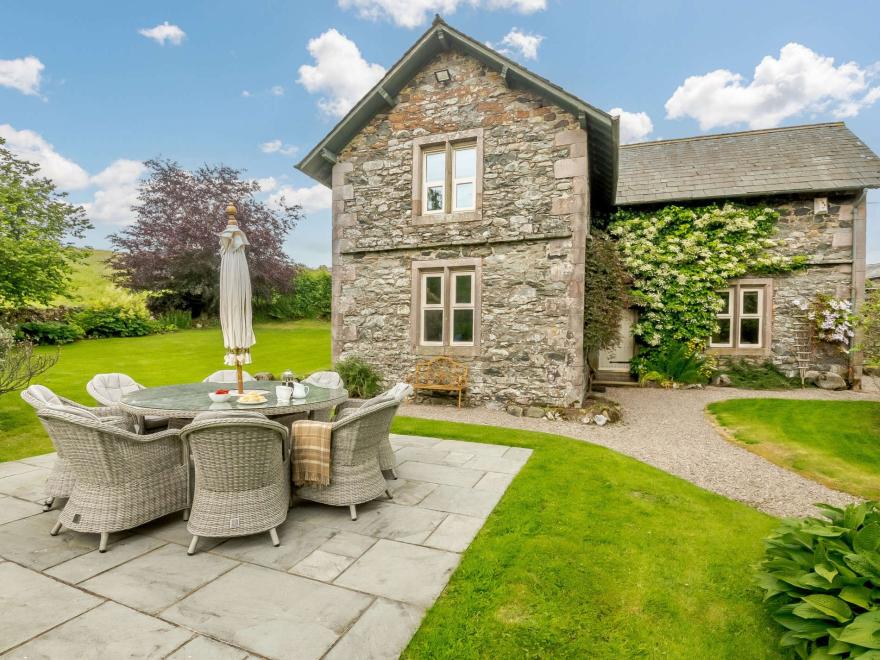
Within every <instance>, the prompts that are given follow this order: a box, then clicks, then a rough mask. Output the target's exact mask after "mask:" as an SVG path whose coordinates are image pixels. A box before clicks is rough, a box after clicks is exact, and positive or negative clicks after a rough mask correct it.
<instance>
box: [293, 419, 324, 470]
mask: <svg viewBox="0 0 880 660" xmlns="http://www.w3.org/2000/svg"><path fill="white" fill-rule="evenodd" d="M332 430H333V425H332V424H331V423H330V422H315V421H312V420H299V421H296V422H294V423H293V426H292V427H291V436H292V437H293V456H292V457H291V458H292V460H291V465H292V466H293V483H294V484H296V485H297V486H329V485H330V434H331V431H332Z"/></svg>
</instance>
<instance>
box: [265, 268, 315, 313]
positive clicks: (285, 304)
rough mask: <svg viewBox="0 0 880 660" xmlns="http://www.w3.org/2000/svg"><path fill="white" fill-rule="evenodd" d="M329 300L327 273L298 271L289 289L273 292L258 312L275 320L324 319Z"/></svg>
mask: <svg viewBox="0 0 880 660" xmlns="http://www.w3.org/2000/svg"><path fill="white" fill-rule="evenodd" d="M331 298H332V283H331V278H330V271H328V270H327V269H326V268H317V269H315V270H311V269H307V268H302V269H300V270H299V271H298V272H297V274H296V276H295V277H294V280H293V290H292V291H290V292H289V293H276V294H274V295H273V296H272V300H271V301H270V302H269V303H268V304H265V305H263V306H262V307H263V308H262V309H261V310H259V311H260V312H262V313H264V314H266V315H267V316H268V317H269V318H273V319H279V320H285V321H289V320H296V319H328V318H330V304H331Z"/></svg>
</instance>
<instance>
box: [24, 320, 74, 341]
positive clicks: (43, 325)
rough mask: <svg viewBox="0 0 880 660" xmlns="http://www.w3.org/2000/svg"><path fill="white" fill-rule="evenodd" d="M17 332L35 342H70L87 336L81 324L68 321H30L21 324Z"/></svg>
mask: <svg viewBox="0 0 880 660" xmlns="http://www.w3.org/2000/svg"><path fill="white" fill-rule="evenodd" d="M15 334H16V337H17V338H18V339H19V340H27V341H30V342H33V343H34V344H69V343H71V342H74V341H76V340H77V339H82V338H83V337H84V336H85V332H84V331H83V329H82V328H81V327H80V326H78V325H77V324H76V323H68V322H67V321H28V322H26V323H21V324H19V326H18V328H17V330H16V333H15Z"/></svg>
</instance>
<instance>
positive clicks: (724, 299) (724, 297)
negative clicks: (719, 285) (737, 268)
mask: <svg viewBox="0 0 880 660" xmlns="http://www.w3.org/2000/svg"><path fill="white" fill-rule="evenodd" d="M718 297H719V298H721V303H722V307H721V311H720V312H718V313H719V314H730V291H720V292H719V293H718Z"/></svg>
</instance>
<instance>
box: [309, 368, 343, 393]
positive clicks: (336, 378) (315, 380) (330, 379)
mask: <svg viewBox="0 0 880 660" xmlns="http://www.w3.org/2000/svg"><path fill="white" fill-rule="evenodd" d="M303 382H304V383H306V384H308V385H314V386H316V387H323V388H325V389H328V390H336V389H339V388H340V387H342V377H341V376H340V375H339V374H338V373H336V372H335V371H316V372H315V373H313V374H312V375H311V376H309V377H308V378H306V379H305V380H304V381H303Z"/></svg>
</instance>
